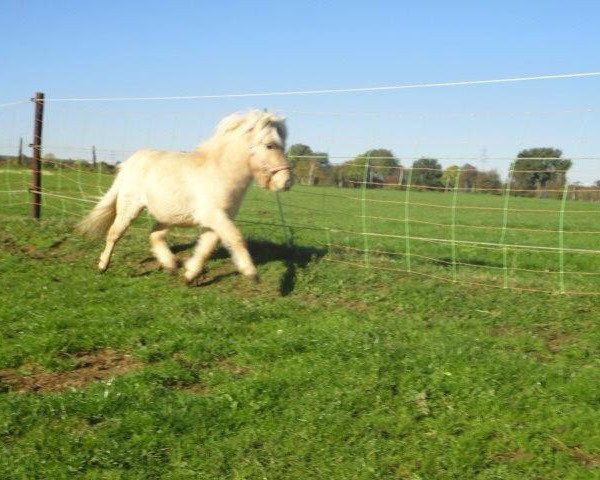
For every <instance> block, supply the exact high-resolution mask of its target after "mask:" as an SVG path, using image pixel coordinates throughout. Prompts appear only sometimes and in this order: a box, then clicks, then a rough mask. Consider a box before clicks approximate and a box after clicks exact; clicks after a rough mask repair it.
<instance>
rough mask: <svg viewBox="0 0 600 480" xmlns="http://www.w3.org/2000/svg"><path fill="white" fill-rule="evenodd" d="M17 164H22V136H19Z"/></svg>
mask: <svg viewBox="0 0 600 480" xmlns="http://www.w3.org/2000/svg"><path fill="white" fill-rule="evenodd" d="M17 161H18V164H19V166H23V165H24V163H23V137H19V158H18V160H17Z"/></svg>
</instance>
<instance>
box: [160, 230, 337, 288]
mask: <svg viewBox="0 0 600 480" xmlns="http://www.w3.org/2000/svg"><path fill="white" fill-rule="evenodd" d="M194 245H195V242H193V243H184V244H178V245H172V246H171V247H170V248H171V251H172V252H173V253H179V252H182V251H184V250H190V249H192V248H193V247H194ZM247 246H248V250H249V251H250V255H251V256H252V260H253V261H254V263H255V264H256V265H264V264H267V263H270V262H278V261H279V262H283V263H284V265H285V267H286V268H285V272H284V273H283V275H282V276H281V278H280V279H279V288H278V290H279V293H280V294H281V295H282V296H286V295H289V294H290V293H291V292H292V291H293V290H294V286H295V284H296V271H297V269H298V268H305V267H306V266H307V265H308V263H309V262H310V261H311V260H318V259H319V258H321V257H323V255H325V253H326V250H325V249H322V248H315V247H301V246H295V245H292V246H287V245H281V244H278V243H273V242H269V241H266V240H248V241H247ZM211 258H213V259H225V258H230V255H229V252H227V250H225V249H224V248H222V247H221V248H219V249H218V250H217V251H216V252H215V253H214V255H213V256H212V257H211ZM232 275H237V272H236V271H229V272H226V273H216V274H215V275H213V276H212V277H211V278H208V279H205V280H203V279H200V280H199V281H198V282H197V283H196V285H198V286H203V287H204V286H208V285H212V284H214V283H218V282H219V281H221V280H223V279H225V278H227V277H230V276H232Z"/></svg>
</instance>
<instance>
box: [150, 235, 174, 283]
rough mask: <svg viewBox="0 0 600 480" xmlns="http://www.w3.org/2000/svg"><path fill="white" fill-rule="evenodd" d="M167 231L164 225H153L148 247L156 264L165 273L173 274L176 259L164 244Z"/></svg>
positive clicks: (165, 243)
mask: <svg viewBox="0 0 600 480" xmlns="http://www.w3.org/2000/svg"><path fill="white" fill-rule="evenodd" d="M168 231H169V228H168V227H167V226H166V225H163V224H162V223H157V224H155V225H154V227H153V228H152V232H151V233H150V246H151V249H152V253H153V254H154V256H155V257H156V260H158V263H160V264H161V265H162V266H163V268H164V269H165V270H166V271H167V272H169V273H175V271H176V270H177V259H176V258H175V255H173V252H171V249H170V248H169V245H167V242H166V236H167V232H168Z"/></svg>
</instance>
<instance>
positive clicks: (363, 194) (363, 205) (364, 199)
mask: <svg viewBox="0 0 600 480" xmlns="http://www.w3.org/2000/svg"><path fill="white" fill-rule="evenodd" d="M370 182H371V159H370V158H369V157H367V160H366V163H365V169H364V181H363V184H362V191H361V209H360V213H361V215H360V216H361V217H362V234H363V247H364V257H365V267H367V268H369V267H370V266H371V265H370V262H369V232H368V230H367V187H368V185H369V183H370Z"/></svg>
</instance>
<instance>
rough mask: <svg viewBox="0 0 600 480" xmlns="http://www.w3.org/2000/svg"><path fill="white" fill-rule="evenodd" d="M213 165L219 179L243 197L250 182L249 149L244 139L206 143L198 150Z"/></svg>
mask: <svg viewBox="0 0 600 480" xmlns="http://www.w3.org/2000/svg"><path fill="white" fill-rule="evenodd" d="M198 150H199V151H202V152H204V154H205V155H206V158H207V159H209V161H210V162H211V163H213V165H214V167H215V168H216V169H217V171H218V174H219V177H220V178H221V179H223V180H225V181H226V182H227V184H228V186H229V187H230V188H231V189H232V192H235V193H237V194H239V195H243V194H244V192H245V191H246V189H247V188H248V186H249V185H250V183H251V182H252V177H253V176H252V171H251V169H250V147H249V145H248V143H247V141H245V139H242V138H240V139H239V140H238V141H233V142H232V141H229V142H207V143H205V144H203V145H201V146H200V147H199V148H198Z"/></svg>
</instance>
